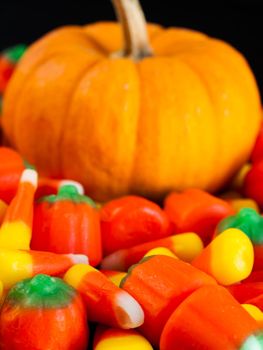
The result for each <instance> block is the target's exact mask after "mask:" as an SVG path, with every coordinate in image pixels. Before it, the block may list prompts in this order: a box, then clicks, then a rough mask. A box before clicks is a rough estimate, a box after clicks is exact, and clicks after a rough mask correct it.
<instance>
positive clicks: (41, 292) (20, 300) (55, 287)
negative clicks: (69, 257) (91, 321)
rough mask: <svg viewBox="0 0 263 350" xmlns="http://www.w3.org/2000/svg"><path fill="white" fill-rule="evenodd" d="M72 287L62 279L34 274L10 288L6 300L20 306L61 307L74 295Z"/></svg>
mask: <svg viewBox="0 0 263 350" xmlns="http://www.w3.org/2000/svg"><path fill="white" fill-rule="evenodd" d="M75 295H76V291H75V289H74V288H72V287H71V286H69V285H68V284H66V283H65V282H64V281H63V280H62V279H60V278H56V277H50V276H47V275H42V274H39V275H36V276H35V277H33V278H28V279H25V280H23V281H21V282H19V283H17V284H16V285H15V286H14V287H13V288H11V289H10V291H9V293H8V294H7V297H6V302H7V303H9V304H10V305H19V306H20V307H22V308H26V309H28V308H44V309H53V308H63V307H67V306H68V305H69V304H70V303H71V301H72V299H73V298H74V297H75Z"/></svg>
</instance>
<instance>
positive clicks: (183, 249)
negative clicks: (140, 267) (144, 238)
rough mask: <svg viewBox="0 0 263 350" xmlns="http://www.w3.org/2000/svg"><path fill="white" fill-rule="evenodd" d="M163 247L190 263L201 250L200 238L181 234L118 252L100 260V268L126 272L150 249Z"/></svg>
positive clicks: (192, 234) (189, 234) (189, 233)
mask: <svg viewBox="0 0 263 350" xmlns="http://www.w3.org/2000/svg"><path fill="white" fill-rule="evenodd" d="M157 247H164V248H168V249H170V250H171V251H172V252H173V253H174V254H175V255H176V256H177V257H178V258H179V259H181V260H184V261H187V262H191V261H192V260H193V259H194V258H195V257H196V256H198V255H199V254H200V253H201V251H202V250H203V247H204V246H203V243H202V240H201V238H200V237H199V236H198V235H197V234H196V233H193V232H188V233H181V234H177V235H173V236H169V237H166V238H162V239H158V240H156V241H152V242H147V243H142V244H139V245H136V246H134V247H131V248H128V249H121V250H118V251H116V252H114V253H112V254H110V255H108V256H106V257H105V258H104V259H103V260H102V264H101V266H102V268H104V269H110V270H112V269H113V270H119V271H126V270H127V269H128V268H129V267H130V266H131V265H133V264H136V263H137V262H138V261H140V260H141V259H142V258H143V257H144V255H145V254H146V253H147V252H148V251H149V250H151V249H154V248H157Z"/></svg>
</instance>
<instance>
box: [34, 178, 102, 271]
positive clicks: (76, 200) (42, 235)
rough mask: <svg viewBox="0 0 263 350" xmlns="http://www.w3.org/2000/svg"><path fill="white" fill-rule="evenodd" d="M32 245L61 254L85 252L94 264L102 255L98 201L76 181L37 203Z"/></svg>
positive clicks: (35, 247) (97, 262)
mask: <svg viewBox="0 0 263 350" xmlns="http://www.w3.org/2000/svg"><path fill="white" fill-rule="evenodd" d="M31 248H32V249H36V250H44V251H51V252H54V253H60V254H69V253H72V254H84V255H87V256H88V258H89V262H90V264H91V265H93V266H95V265H98V264H99V263H100V260H101V257H102V246H101V234H100V222H99V214H98V212H97V209H96V205H95V203H94V202H93V201H92V200H91V199H90V198H88V197H86V196H84V195H82V194H79V192H78V188H77V187H76V186H75V185H73V184H68V185H64V186H62V187H61V188H60V189H59V192H58V194H57V195H50V196H47V197H43V198H42V199H40V200H39V201H38V203H37V204H36V205H35V210H34V220H33V236H32V241H31Z"/></svg>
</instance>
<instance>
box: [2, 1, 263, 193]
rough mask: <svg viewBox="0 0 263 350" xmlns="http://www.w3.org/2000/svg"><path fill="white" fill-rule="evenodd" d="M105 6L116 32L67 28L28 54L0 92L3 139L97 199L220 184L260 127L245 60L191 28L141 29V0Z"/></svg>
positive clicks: (107, 27) (106, 27) (101, 26)
mask: <svg viewBox="0 0 263 350" xmlns="http://www.w3.org/2000/svg"><path fill="white" fill-rule="evenodd" d="M113 3H114V5H115V8H116V12H117V14H118V17H119V19H120V22H121V24H122V28H121V26H120V25H119V24H117V23H112V22H110V23H108V22H100V23H95V24H89V25H87V26H84V27H80V26H66V27H62V28H58V29H56V30H54V31H52V32H51V33H49V34H47V35H46V36H44V37H43V38H41V39H40V40H38V41H37V42H36V43H34V44H33V45H32V46H31V47H29V49H28V50H27V51H26V53H25V55H24V56H23V58H22V60H21V61H20V62H19V64H18V66H17V69H16V71H15V73H14V75H13V76H12V78H11V81H10V83H9V85H8V87H7V90H6V94H5V99H4V105H3V128H4V131H5V134H6V136H7V138H8V140H9V142H10V143H11V145H13V146H14V147H15V148H16V149H18V150H19V151H20V152H21V154H22V155H23V156H24V157H25V158H26V159H27V160H28V161H29V162H31V163H32V164H34V165H36V166H37V169H38V170H39V171H40V174H41V173H42V174H45V175H49V176H52V177H62V176H63V177H66V178H71V179H74V180H77V181H79V182H81V183H83V184H84V186H85V187H86V190H87V194H88V195H90V196H91V197H93V198H94V199H96V200H107V199H110V198H113V197H117V196H121V195H125V194H128V193H133V194H140V195H144V196H147V197H149V198H152V199H159V198H162V197H163V196H164V195H165V194H167V193H168V192H169V191H171V190H172V189H176V190H182V189H185V188H188V187H198V188H201V189H205V190H208V191H215V190H217V189H219V188H220V187H221V186H223V185H224V184H225V182H226V181H227V180H228V179H229V178H230V177H231V176H232V175H233V174H234V173H235V172H236V171H237V169H238V168H240V166H241V165H242V163H244V162H245V160H246V159H247V158H248V156H249V154H250V151H251V149H252V147H253V144H254V141H255V138H256V135H257V132H258V130H259V124H260V119H261V112H260V98H259V92H258V88H257V85H256V82H255V79H254V76H253V74H252V72H251V70H250V68H249V66H248V64H247V62H246V60H245V58H244V57H243V56H242V55H241V54H240V53H239V52H237V51H236V50H235V49H234V48H232V47H231V46H230V45H228V44H227V43H225V42H223V41H221V40H217V39H213V38H210V37H208V36H206V35H205V34H202V33H199V32H197V31H193V30H187V29H181V28H168V29H164V28H162V27H161V26H158V25H153V24H148V25H146V22H145V18H144V15H143V13H142V11H141V9H140V7H139V3H138V1H134V0H113ZM123 39H124V40H123ZM122 43H123V50H122V51H120V49H121V46H122Z"/></svg>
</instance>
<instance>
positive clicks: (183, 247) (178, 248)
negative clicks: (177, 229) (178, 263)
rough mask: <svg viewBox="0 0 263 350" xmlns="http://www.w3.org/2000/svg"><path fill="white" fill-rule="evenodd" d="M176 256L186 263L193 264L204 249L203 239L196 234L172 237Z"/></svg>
mask: <svg viewBox="0 0 263 350" xmlns="http://www.w3.org/2000/svg"><path fill="white" fill-rule="evenodd" d="M170 238H171V240H172V242H173V246H174V250H173V252H174V253H175V255H176V256H177V257H178V258H179V259H181V260H183V261H186V262H192V261H193V259H194V258H195V257H197V256H198V255H199V254H200V253H201V251H202V250H203V249H204V245H203V242H202V240H201V238H200V237H199V236H198V235H197V234H196V233H194V232H186V233H180V234H178V235H174V236H170Z"/></svg>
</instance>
